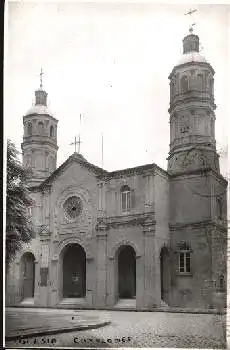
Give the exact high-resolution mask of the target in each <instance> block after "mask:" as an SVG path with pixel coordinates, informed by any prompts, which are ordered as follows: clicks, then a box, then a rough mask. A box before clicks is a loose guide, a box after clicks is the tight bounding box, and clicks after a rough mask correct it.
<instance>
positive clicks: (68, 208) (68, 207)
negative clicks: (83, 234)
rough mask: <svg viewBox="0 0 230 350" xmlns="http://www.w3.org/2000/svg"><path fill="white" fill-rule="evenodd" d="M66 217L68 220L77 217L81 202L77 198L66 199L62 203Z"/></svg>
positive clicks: (80, 209)
mask: <svg viewBox="0 0 230 350" xmlns="http://www.w3.org/2000/svg"><path fill="white" fill-rule="evenodd" d="M63 207H64V210H65V213H66V216H67V217H68V218H70V219H75V218H76V217H78V216H79V215H80V213H81V211H82V202H81V200H80V198H79V197H76V196H73V197H70V198H68V199H67V200H66V201H65V203H64V206H63Z"/></svg>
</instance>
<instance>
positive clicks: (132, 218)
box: [96, 212, 156, 231]
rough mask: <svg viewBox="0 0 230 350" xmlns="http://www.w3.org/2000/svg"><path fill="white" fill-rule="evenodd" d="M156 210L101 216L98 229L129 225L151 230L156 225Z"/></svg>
mask: <svg viewBox="0 0 230 350" xmlns="http://www.w3.org/2000/svg"><path fill="white" fill-rule="evenodd" d="M155 224H156V221H155V212H148V213H141V214H131V215H124V216H123V215H121V216H111V217H100V218H98V219H97V225H96V230H98V231H99V230H109V229H111V228H119V227H127V226H143V227H144V228H146V230H147V231H149V228H150V229H151V230H153V227H154V226H155Z"/></svg>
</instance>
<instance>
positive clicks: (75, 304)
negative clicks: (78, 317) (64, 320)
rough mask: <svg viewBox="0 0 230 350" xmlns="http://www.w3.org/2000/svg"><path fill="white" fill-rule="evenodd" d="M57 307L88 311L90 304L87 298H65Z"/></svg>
mask: <svg viewBox="0 0 230 350" xmlns="http://www.w3.org/2000/svg"><path fill="white" fill-rule="evenodd" d="M57 307H58V308H63V309H64V308H65V309H85V308H87V309H88V303H87V300H86V298H64V299H62V300H61V301H60V302H59V304H58V306H57Z"/></svg>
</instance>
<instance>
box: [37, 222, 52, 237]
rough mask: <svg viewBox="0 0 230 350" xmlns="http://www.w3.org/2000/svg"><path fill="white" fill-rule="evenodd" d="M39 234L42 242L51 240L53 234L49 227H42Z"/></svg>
mask: <svg viewBox="0 0 230 350" xmlns="http://www.w3.org/2000/svg"><path fill="white" fill-rule="evenodd" d="M38 234H39V236H40V240H41V241H46V240H50V238H51V234H52V233H51V232H50V231H49V230H48V228H47V226H45V225H42V226H40V229H39V230H38Z"/></svg>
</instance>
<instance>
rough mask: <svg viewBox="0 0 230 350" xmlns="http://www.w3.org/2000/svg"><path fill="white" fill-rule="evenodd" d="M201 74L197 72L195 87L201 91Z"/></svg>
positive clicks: (202, 88)
mask: <svg viewBox="0 0 230 350" xmlns="http://www.w3.org/2000/svg"><path fill="white" fill-rule="evenodd" d="M203 79H204V78H203V75H202V74H198V75H197V89H198V90H199V91H203V90H204V87H203Z"/></svg>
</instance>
